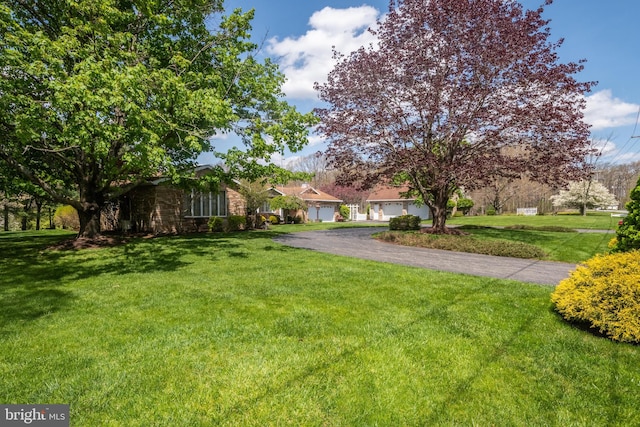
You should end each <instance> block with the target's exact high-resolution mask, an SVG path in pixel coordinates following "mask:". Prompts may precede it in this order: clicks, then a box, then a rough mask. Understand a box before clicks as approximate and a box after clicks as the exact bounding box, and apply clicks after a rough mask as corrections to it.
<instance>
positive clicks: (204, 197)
mask: <svg viewBox="0 0 640 427" xmlns="http://www.w3.org/2000/svg"><path fill="white" fill-rule="evenodd" d="M196 196H200V197H196ZM214 197H215V201H216V203H215V208H216V211H215V212H214V209H213V208H214V203H213V201H214ZM187 198H188V200H187V203H186V204H187V206H186V207H187V209H186V214H185V216H184V217H185V218H211V217H212V216H219V217H226V216H227V193H226V191H220V192H218V193H213V192H211V191H209V192H202V191H195V190H191V193H189V194H187ZM196 200H199V202H200V206H198V207H199V209H198V211H199V212H201V213H202V212H205V210H206V211H208V213H209V215H202V214H200V215H193V212H195V211H196ZM205 208H206V209H205ZM221 211H222V212H221Z"/></svg>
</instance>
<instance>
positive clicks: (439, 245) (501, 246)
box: [375, 226, 547, 259]
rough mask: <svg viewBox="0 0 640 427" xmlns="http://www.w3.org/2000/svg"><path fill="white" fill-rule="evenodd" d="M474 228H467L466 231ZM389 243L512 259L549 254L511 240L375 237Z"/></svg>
mask: <svg viewBox="0 0 640 427" xmlns="http://www.w3.org/2000/svg"><path fill="white" fill-rule="evenodd" d="M470 228H473V227H467V226H465V229H470ZM375 237H376V239H378V240H382V241H384V242H388V243H395V244H398V245H404V246H416V247H420V248H429V249H441V250H445V251H456V252H469V253H476V254H485V255H495V256H506V257H512V258H525V259H544V258H546V257H547V254H546V253H545V252H544V251H543V250H542V249H540V248H539V247H537V246H534V245H530V244H528V243H522V242H511V241H509V240H481V239H477V238H474V237H473V236H468V235H438V234H429V233H416V232H411V233H398V232H394V231H387V232H384V233H379V234H376V235H375Z"/></svg>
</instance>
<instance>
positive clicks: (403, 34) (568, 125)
mask: <svg viewBox="0 0 640 427" xmlns="http://www.w3.org/2000/svg"><path fill="white" fill-rule="evenodd" d="M549 4H551V1H550V0H548V1H547V2H546V5H549ZM542 12H543V7H542V6H541V7H540V8H539V9H538V10H524V8H523V7H522V5H521V4H519V3H518V2H517V1H509V0H404V1H400V0H398V1H393V0H392V1H391V2H390V5H389V14H388V15H387V17H386V18H385V19H384V21H382V22H379V23H378V28H377V29H375V30H372V31H373V32H374V33H375V34H376V35H377V36H378V41H379V42H378V44H377V45H375V46H368V47H363V48H360V49H359V50H357V51H355V52H353V53H351V54H350V55H347V56H342V55H340V54H337V53H336V55H337V56H338V59H339V61H338V63H337V65H336V66H335V68H334V69H333V70H332V71H331V73H330V74H329V76H328V80H327V82H326V83H324V84H316V90H317V91H318V92H319V94H320V98H321V99H322V100H323V101H324V102H326V103H327V107H326V108H320V109H317V110H316V114H318V116H319V117H320V118H321V124H320V126H319V131H320V133H321V134H323V135H324V136H326V137H327V139H328V140H329V142H330V145H329V149H328V151H327V154H328V156H329V158H330V160H331V163H332V165H333V166H335V167H336V168H338V169H339V170H341V171H342V174H341V176H340V178H339V183H341V184H346V183H351V184H353V183H357V185H359V186H362V187H366V186H372V185H374V184H376V183H378V182H391V181H394V180H395V181H398V180H401V181H406V182H408V183H409V185H410V193H413V195H416V196H418V197H419V198H421V199H422V200H423V201H424V203H426V204H427V205H428V206H429V208H430V209H431V212H432V216H433V229H434V231H435V232H439V233H445V232H447V228H446V227H445V222H446V215H447V209H446V207H447V201H448V200H449V198H450V197H451V196H452V195H453V193H454V192H455V191H456V190H457V189H459V188H465V189H466V190H471V189H473V188H477V187H478V186H481V185H483V184H484V183H486V182H488V180H490V179H491V178H495V177H497V176H504V177H517V176H523V175H525V176H528V177H529V178H531V179H534V180H536V181H540V182H545V183H558V184H562V183H564V182H566V181H567V180H570V179H576V178H577V177H580V176H582V175H583V174H584V173H585V165H584V162H583V159H584V158H585V155H586V154H587V153H588V151H589V141H588V137H589V126H588V125H587V124H585V123H584V122H583V120H582V119H583V114H582V110H583V108H584V107H585V99H584V94H585V93H586V92H588V91H589V90H590V89H591V86H592V85H593V84H594V83H591V82H578V81H577V80H576V79H575V78H574V75H575V74H576V73H578V72H579V71H580V70H581V69H582V68H583V65H582V62H584V61H580V62H578V63H573V62H571V63H560V62H559V59H558V55H557V53H556V51H557V49H558V47H559V46H560V45H561V44H562V40H560V41H558V42H551V41H549V39H550V29H549V28H548V21H547V20H545V19H543V17H542Z"/></svg>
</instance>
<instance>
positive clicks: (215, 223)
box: [209, 216, 224, 232]
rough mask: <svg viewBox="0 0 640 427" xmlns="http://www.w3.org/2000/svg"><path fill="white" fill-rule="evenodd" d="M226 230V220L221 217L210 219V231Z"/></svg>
mask: <svg viewBox="0 0 640 427" xmlns="http://www.w3.org/2000/svg"><path fill="white" fill-rule="evenodd" d="M223 230H224V220H223V219H222V218H220V217H219V216H212V217H211V218H209V231H216V232H220V231H223Z"/></svg>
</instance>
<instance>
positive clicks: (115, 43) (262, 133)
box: [0, 0, 314, 237]
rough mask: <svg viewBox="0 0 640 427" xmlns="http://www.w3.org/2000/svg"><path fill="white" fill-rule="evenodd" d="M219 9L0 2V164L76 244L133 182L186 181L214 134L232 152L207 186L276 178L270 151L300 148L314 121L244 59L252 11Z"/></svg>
mask: <svg viewBox="0 0 640 427" xmlns="http://www.w3.org/2000/svg"><path fill="white" fill-rule="evenodd" d="M222 3H223V2H222V0H178V1H172V2H163V1H152V0H138V1H135V2H134V1H131V0H103V1H95V0H79V1H71V0H42V1H38V2H27V1H23V0H8V1H4V2H2V3H1V4H0V76H1V78H0V134H2V135H3V141H2V144H1V145H0V163H4V164H5V166H6V167H8V168H10V169H11V170H12V171H13V173H14V174H17V175H19V176H22V177H23V179H25V180H27V181H29V182H30V183H32V184H33V185H35V186H36V187H38V188H40V189H41V190H42V191H44V192H45V193H46V194H47V196H48V197H49V198H51V199H52V200H54V201H55V202H58V203H61V204H68V205H71V206H73V207H74V208H75V209H76V210H77V211H78V215H79V219H80V233H79V236H85V237H93V236H95V235H97V234H99V233H100V213H101V210H102V208H103V207H104V206H105V204H106V203H108V202H109V201H110V200H114V199H116V198H117V197H118V196H119V195H120V194H121V193H123V192H125V191H128V190H130V189H131V188H133V187H135V186H137V185H140V184H141V183H142V182H144V180H145V178H149V177H153V176H158V175H160V174H161V175H163V176H167V177H170V178H171V179H172V180H173V181H180V180H181V179H182V178H185V177H189V176H190V175H192V174H193V169H194V168H193V167H194V165H195V161H196V158H197V156H198V155H199V154H200V153H202V152H205V151H213V150H215V147H214V146H213V145H212V139H211V137H212V136H213V135H215V134H217V133H227V132H232V131H233V132H236V133H237V134H238V135H240V136H241V138H242V140H243V142H244V144H245V147H243V148H234V149H232V150H230V151H229V152H227V153H225V154H219V156H220V157H221V158H223V159H224V160H226V161H227V165H228V168H227V169H226V170H223V169H222V168H218V170H217V173H216V174H214V175H213V176H209V177H208V179H209V181H211V182H212V183H214V184H215V183H217V182H220V181H221V180H223V179H227V180H228V179H229V178H230V176H232V177H239V176H246V177H251V178H254V177H256V176H259V175H261V174H270V175H274V174H276V175H277V174H278V172H279V171H280V169H279V168H277V167H276V166H274V165H273V164H270V163H269V160H270V158H271V155H273V154H274V153H283V152H284V150H285V149H289V150H291V151H294V152H295V151H297V150H299V149H301V148H302V147H303V146H304V144H305V143H306V138H307V134H308V126H309V125H310V124H311V123H313V122H314V119H313V117H312V115H310V114H307V115H303V114H300V113H299V112H297V111H296V110H295V108H293V107H292V106H290V105H288V104H287V103H286V102H284V101H283V100H282V99H281V97H282V91H281V86H282V83H283V81H284V76H283V75H282V74H281V73H280V72H279V71H278V69H277V66H276V65H275V64H273V63H272V62H271V61H269V60H265V61H264V62H259V61H257V60H256V59H255V57H254V55H253V53H254V51H255V49H256V46H255V45H254V44H252V43H250V42H249V41H248V38H249V31H250V29H251V27H250V22H251V19H252V17H253V11H251V12H248V13H242V12H241V11H240V10H236V11H234V12H233V13H231V14H230V15H229V16H226V17H224V16H222V13H223V12H224V10H223V8H222ZM214 24H216V25H217V27H216V26H215V25H214ZM211 27H215V29H214V30H210V29H209V28H211Z"/></svg>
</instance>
